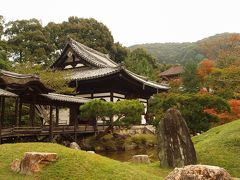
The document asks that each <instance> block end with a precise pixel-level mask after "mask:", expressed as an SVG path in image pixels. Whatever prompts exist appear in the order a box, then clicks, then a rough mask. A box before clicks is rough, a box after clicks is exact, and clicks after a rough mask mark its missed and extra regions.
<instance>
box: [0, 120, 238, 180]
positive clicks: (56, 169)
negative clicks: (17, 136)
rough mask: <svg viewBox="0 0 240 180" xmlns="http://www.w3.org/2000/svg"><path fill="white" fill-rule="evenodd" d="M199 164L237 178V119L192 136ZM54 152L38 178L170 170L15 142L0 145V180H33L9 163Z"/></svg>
mask: <svg viewBox="0 0 240 180" xmlns="http://www.w3.org/2000/svg"><path fill="white" fill-rule="evenodd" d="M193 142H194V144H195V148H196V151H197V156H198V162H199V163H201V164H209V165H216V166H220V167H223V168H225V169H226V170H228V172H230V174H231V175H232V176H234V177H240V120H238V121H234V122H231V123H228V124H225V125H222V126H218V127H215V128H212V129H210V130H209V131H207V132H206V133H203V134H201V135H199V136H196V137H193ZM27 151H40V152H56V153H57V154H58V155H59V159H58V161H57V162H54V163H53V164H52V165H49V166H47V167H45V168H44V169H43V171H42V172H41V173H39V174H38V175H37V178H39V179H41V180H42V179H113V180H114V179H129V180H131V179H134V180H135V179H163V177H165V176H166V175H167V174H168V173H169V171H170V170H168V169H160V168H159V163H158V162H156V163H151V164H149V165H145V164H141V165H136V164H131V163H122V162H118V161H115V160H112V159H109V158H106V157H103V156H100V155H97V154H88V153H86V152H84V151H77V150H72V149H69V148H66V147H64V146H61V145H58V144H51V143H18V144H4V145H0V179H4V180H8V179H9V180H12V179H13V180H14V179H17V180H21V179H24V180H25V179H34V177H31V176H24V175H19V174H17V173H14V172H12V171H11V170H10V163H11V162H12V161H13V160H14V159H16V158H22V157H23V154H24V152H27Z"/></svg>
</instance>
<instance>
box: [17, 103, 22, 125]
mask: <svg viewBox="0 0 240 180" xmlns="http://www.w3.org/2000/svg"><path fill="white" fill-rule="evenodd" d="M18 110H19V115H18V126H21V121H22V100H21V99H20V100H19V109H18Z"/></svg>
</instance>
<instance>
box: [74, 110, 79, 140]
mask: <svg viewBox="0 0 240 180" xmlns="http://www.w3.org/2000/svg"><path fill="white" fill-rule="evenodd" d="M77 107H78V109H79V106H77ZM74 111H75V114H76V116H75V118H74V141H75V142H77V128H78V119H77V117H78V116H77V112H78V111H77V109H76V108H75V109H74Z"/></svg>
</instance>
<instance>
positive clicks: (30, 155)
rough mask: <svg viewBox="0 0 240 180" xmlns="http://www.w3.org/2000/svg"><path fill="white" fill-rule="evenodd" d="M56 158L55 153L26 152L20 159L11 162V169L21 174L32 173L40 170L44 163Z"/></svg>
mask: <svg viewBox="0 0 240 180" xmlns="http://www.w3.org/2000/svg"><path fill="white" fill-rule="evenodd" d="M56 160H57V154H56V153H42V152H26V153H25V155H24V157H23V159H22V160H21V161H20V160H14V161H13V162H12V164H11V169H12V170H13V171H15V172H19V173H21V174H27V175H32V174H35V173H37V172H39V171H41V168H42V167H43V166H44V165H46V164H49V163H51V162H53V161H56Z"/></svg>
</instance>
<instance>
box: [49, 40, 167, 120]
mask: <svg viewBox="0 0 240 180" xmlns="http://www.w3.org/2000/svg"><path fill="white" fill-rule="evenodd" d="M51 68H53V69H58V70H68V71H69V72H70V76H71V83H70V86H71V87H74V88H75V89H76V92H77V96H80V97H85V98H91V99H103V100H106V101H112V102H116V101H119V100H122V99H139V100H140V102H142V103H143V104H144V105H145V107H146V108H145V111H147V103H148V99H149V98H150V97H151V96H152V95H153V94H155V93H160V92H164V91H167V90H168V87H166V86H163V85H160V84H157V83H155V82H152V81H150V80H148V78H146V77H143V76H140V75H137V74H135V73H133V72H131V71H129V70H127V69H126V68H125V67H124V65H123V64H117V63H116V62H114V61H113V60H111V59H110V58H109V56H108V55H107V54H103V53H100V52H98V51H96V50H94V49H91V48H89V47H87V46H85V45H83V44H81V43H79V42H77V41H75V40H73V39H70V40H69V41H68V42H67V43H66V45H65V47H64V49H63V51H62V53H61V55H60V57H59V58H58V59H57V60H56V61H55V62H54V64H53V65H52V66H51ZM143 117H144V116H143ZM142 123H144V119H143V120H142Z"/></svg>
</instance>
